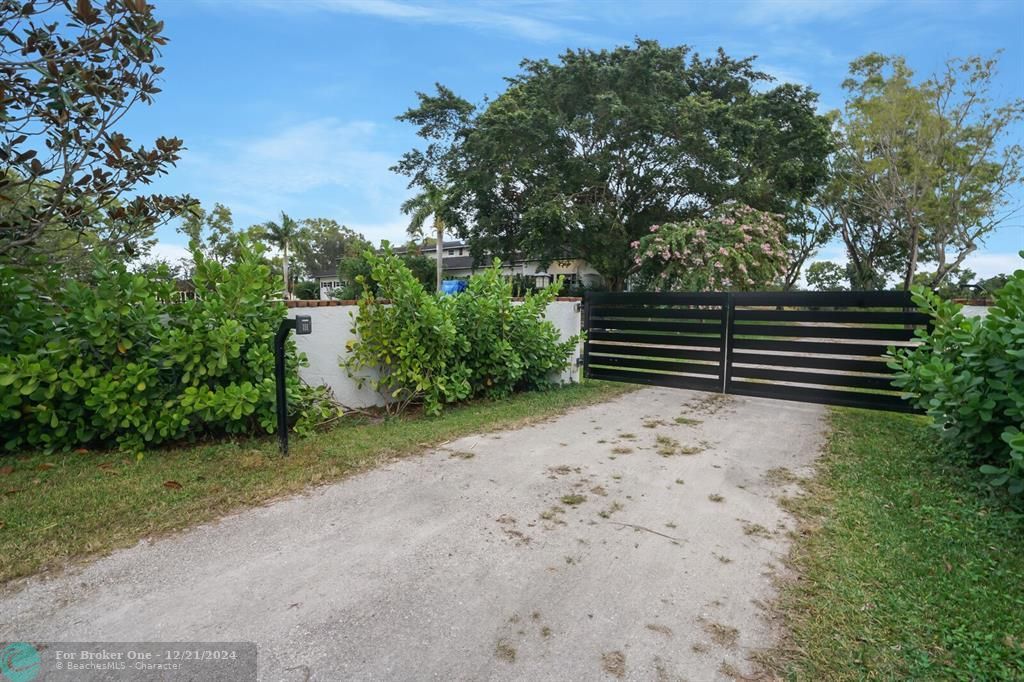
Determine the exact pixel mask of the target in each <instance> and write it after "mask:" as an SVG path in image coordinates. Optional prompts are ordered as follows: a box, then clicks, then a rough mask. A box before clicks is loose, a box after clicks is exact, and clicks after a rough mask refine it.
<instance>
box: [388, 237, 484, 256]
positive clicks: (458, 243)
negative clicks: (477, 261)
mask: <svg viewBox="0 0 1024 682" xmlns="http://www.w3.org/2000/svg"><path fill="white" fill-rule="evenodd" d="M434 247H435V245H434V244H427V245H425V246H424V245H423V244H417V245H416V246H415V247H414V248H419V249H420V250H421V251H432V250H433V249H434ZM468 247H469V244H467V243H466V242H464V241H462V240H461V239H453V240H451V241H444V242H441V248H443V249H458V248H468ZM408 250H409V247H408V246H406V245H404V244H403V245H402V246H393V247H391V251H392V252H393V253H405V252H406V251H408Z"/></svg>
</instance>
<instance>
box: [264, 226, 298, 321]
mask: <svg viewBox="0 0 1024 682" xmlns="http://www.w3.org/2000/svg"><path fill="white" fill-rule="evenodd" d="M263 229H264V231H265V238H266V240H267V241H268V242H270V243H271V244H273V245H275V246H277V247H280V249H281V253H282V256H283V260H282V263H283V267H284V300H286V301H287V300H288V293H289V292H288V245H289V244H291V243H294V241H295V238H296V237H298V235H299V224H298V223H296V222H295V221H294V220H292V219H291V218H290V217H288V214H287V213H285V212H284V211H281V222H280V223H275V222H274V221H270V222H268V223H265V224H264V225H263Z"/></svg>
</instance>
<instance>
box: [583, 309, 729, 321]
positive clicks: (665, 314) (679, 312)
mask: <svg viewBox="0 0 1024 682" xmlns="http://www.w3.org/2000/svg"><path fill="white" fill-rule="evenodd" d="M608 317H639V318H641V319H643V318H668V319H672V320H720V319H722V309H721V308H644V307H642V306H622V307H609V306H594V307H593V308H591V309H590V319H591V320H601V319H605V318H608Z"/></svg>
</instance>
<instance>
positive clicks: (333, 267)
mask: <svg viewBox="0 0 1024 682" xmlns="http://www.w3.org/2000/svg"><path fill="white" fill-rule="evenodd" d="M294 247H295V255H296V258H297V265H298V269H299V271H300V272H299V273H297V275H298V276H302V277H312V276H313V275H316V274H320V273H325V272H332V273H334V272H338V268H339V266H340V265H341V263H342V261H344V260H345V259H346V258H349V257H352V256H358V255H359V254H361V253H362V252H363V251H365V250H366V249H368V248H371V247H372V245H371V244H370V242H368V241H367V240H366V237H364V236H363V235H361V234H360V233H358V232H356V231H355V230H352V229H350V228H348V227H345V226H344V225H339V224H338V222H337V221H335V220H332V219H331V218H305V219H303V220H300V221H299V234H298V236H297V237H296V239H295V243H294Z"/></svg>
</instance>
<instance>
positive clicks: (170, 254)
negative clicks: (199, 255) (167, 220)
mask: <svg viewBox="0 0 1024 682" xmlns="http://www.w3.org/2000/svg"><path fill="white" fill-rule="evenodd" d="M145 260H146V261H148V262H152V261H157V260H163V261H168V262H169V263H172V264H177V263H178V262H179V261H182V260H185V261H189V262H191V261H192V254H190V253H189V251H188V249H187V248H185V247H184V246H182V245H180V244H171V243H169V242H164V241H161V242H157V243H156V244H155V245H154V246H153V248H152V250H151V251H150V252H149V257H148V258H146V259H145Z"/></svg>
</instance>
